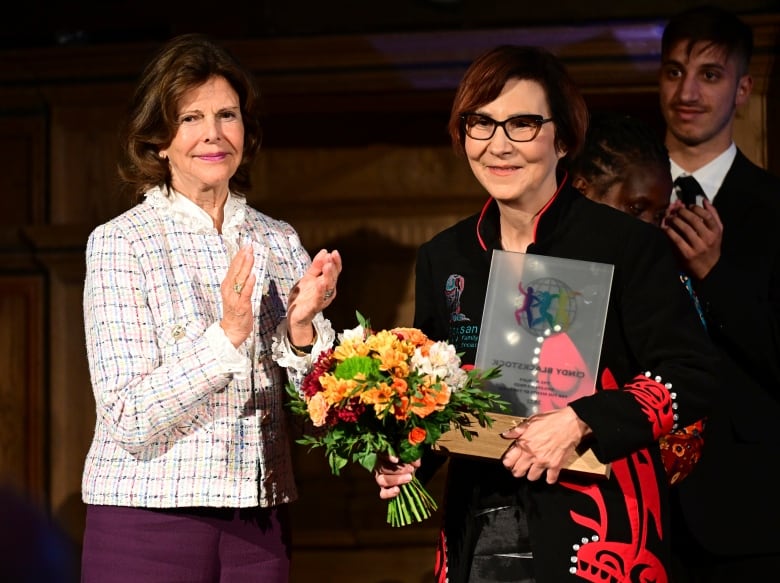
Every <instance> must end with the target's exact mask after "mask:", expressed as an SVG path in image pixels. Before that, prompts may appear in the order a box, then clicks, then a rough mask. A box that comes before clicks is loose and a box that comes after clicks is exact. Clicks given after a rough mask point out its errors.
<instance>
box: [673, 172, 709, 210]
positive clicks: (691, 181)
mask: <svg viewBox="0 0 780 583" xmlns="http://www.w3.org/2000/svg"><path fill="white" fill-rule="evenodd" d="M674 191H675V192H676V193H677V198H679V199H680V200H681V201H682V202H683V204H685V206H690V205H692V204H696V197H697V196H703V197H704V198H707V195H706V194H704V191H703V190H702V188H701V185H700V184H699V183H698V182H696V179H695V178H694V177H693V176H678V177H677V178H675V180H674Z"/></svg>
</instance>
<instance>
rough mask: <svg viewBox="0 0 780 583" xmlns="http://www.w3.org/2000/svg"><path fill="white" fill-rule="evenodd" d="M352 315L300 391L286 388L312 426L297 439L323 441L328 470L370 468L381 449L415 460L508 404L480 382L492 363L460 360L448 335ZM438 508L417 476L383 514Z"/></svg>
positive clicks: (420, 515) (394, 521)
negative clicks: (351, 465)
mask: <svg viewBox="0 0 780 583" xmlns="http://www.w3.org/2000/svg"><path fill="white" fill-rule="evenodd" d="M357 319H358V322H359V326H357V327H356V328H354V329H352V330H345V331H344V332H343V333H341V334H339V335H338V339H337V345H336V346H335V347H334V348H331V349H329V350H327V351H324V352H322V353H321V354H320V355H319V358H318V359H317V361H316V362H315V363H314V365H313V368H312V371H311V372H310V373H309V374H308V375H307V376H306V377H305V378H304V380H303V383H302V386H301V391H300V392H299V391H298V390H297V389H296V387H295V386H294V384H293V383H290V384H289V385H288V388H287V391H288V393H289V395H290V397H291V402H290V408H291V410H292V412H293V413H294V414H296V415H302V416H304V417H305V418H306V419H307V420H308V421H310V422H311V424H312V425H313V426H314V429H313V431H312V432H311V433H310V434H304V436H303V437H302V438H300V439H298V440H297V443H299V444H302V445H309V446H311V447H312V448H314V447H324V448H325V454H326V455H327V458H328V464H329V465H330V469H331V472H333V474H334V475H336V476H338V475H339V473H340V471H341V469H342V468H344V466H345V465H346V464H347V463H348V462H356V463H359V464H360V465H361V466H363V467H364V468H365V469H366V470H368V471H369V472H373V471H374V467H375V465H376V463H377V457H378V456H379V455H382V454H384V455H391V456H396V457H398V458H399V459H400V461H401V462H403V463H410V462H413V461H415V460H417V459H419V458H420V457H422V453H423V448H424V447H425V446H431V445H433V444H434V443H435V442H436V440H437V439H439V437H440V436H441V435H442V434H443V433H444V432H446V431H449V430H451V429H459V430H460V432H461V433H462V434H463V436H464V437H465V438H466V439H471V436H472V432H471V431H469V429H468V426H469V424H470V423H471V420H470V419H469V417H468V415H471V416H473V418H475V419H476V420H477V421H478V422H479V424H480V425H481V426H482V427H489V426H491V424H492V422H493V420H492V418H491V417H490V416H489V415H488V414H489V413H490V412H491V411H501V410H505V409H506V405H507V403H506V402H505V401H502V400H501V399H500V398H499V396H498V395H496V394H494V393H490V392H486V391H483V390H482V389H481V387H482V384H483V382H484V381H486V380H488V379H492V378H495V377H497V376H498V375H499V370H498V368H492V369H488V370H486V371H479V370H476V369H474V368H473V367H470V368H467V367H462V366H461V361H460V355H459V354H457V353H456V352H455V347H454V346H452V345H451V344H448V343H447V342H434V341H432V340H430V339H429V338H428V337H427V336H426V335H425V334H423V333H422V332H421V331H420V330H418V329H416V328H393V329H391V330H381V331H379V332H375V331H373V330H372V329H371V326H370V323H369V321H368V320H366V319H365V318H364V317H363V316H362V315H361V314H360V313H359V312H357ZM436 508H437V506H436V502H435V500H434V499H433V497H432V496H431V495H430V494H429V493H428V492H427V491H426V490H425V488H424V487H423V485H422V484H421V483H420V481H419V480H418V479H417V478H416V477H415V478H414V479H413V480H412V481H411V482H409V483H407V484H404V485H403V486H401V493H400V495H399V496H397V497H395V498H393V499H392V500H390V503H389V506H388V510H387V522H388V523H389V524H391V525H392V526H405V525H408V524H411V523H412V522H414V521H417V522H419V521H422V520H424V519H426V518H428V517H429V516H431V513H432V512H433V511H434V510H436Z"/></svg>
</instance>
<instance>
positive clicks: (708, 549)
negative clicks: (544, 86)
mask: <svg viewBox="0 0 780 583" xmlns="http://www.w3.org/2000/svg"><path fill="white" fill-rule="evenodd" d="M752 50H753V31H752V29H751V28H750V26H748V25H747V24H746V23H745V22H743V21H742V20H741V19H739V18H738V17H737V16H736V15H734V14H732V13H730V12H729V11H726V10H723V9H721V8H717V7H714V6H700V7H696V8H692V9H689V10H686V11H684V12H681V13H679V14H677V15H676V16H674V17H673V18H671V19H670V20H669V22H668V24H667V26H666V27H665V29H664V33H663V37H662V43H661V67H660V74H659V96H660V108H661V113H662V114H663V118H664V120H665V122H666V136H665V143H666V147H667V148H668V150H669V156H670V158H671V166H672V177H673V178H674V179H675V181H676V182H681V181H680V180H678V179H681V178H683V177H692V179H693V180H695V181H696V182H697V183H698V185H699V187H700V189H701V190H700V192H699V193H698V196H695V194H696V193H694V194H692V195H690V202H689V203H688V204H686V203H684V202H683V201H682V200H678V199H679V198H684V199H685V200H688V196H686V192H687V190H685V189H683V187H682V186H680V187H679V188H680V190H679V191H678V192H679V194H677V193H676V194H675V195H673V202H672V204H671V205H670V208H669V213H668V216H667V217H666V218H665V219H664V229H665V231H666V233H667V235H668V236H669V239H670V240H671V241H672V242H673V243H674V245H675V246H676V248H677V251H678V255H679V257H680V259H681V260H682V262H683V265H684V266H685V269H686V271H687V272H688V273H689V274H690V276H691V280H692V283H693V287H694V289H695V290H696V294H697V296H698V298H699V300H700V301H701V304H702V307H703V310H704V317H705V319H706V322H707V329H708V331H709V333H710V335H711V337H712V339H713V341H714V342H715V344H716V346H717V347H718V348H719V349H720V355H721V360H722V364H723V366H722V369H723V370H724V373H723V376H724V383H723V385H722V386H723V388H724V390H723V391H722V393H720V394H719V395H718V399H717V400H716V401H715V404H714V407H713V411H712V414H711V415H710V416H709V418H708V420H707V430H706V431H707V433H706V440H707V443H706V447H705V448H704V451H703V453H702V458H701V460H700V461H699V463H698V464H697V467H696V469H695V470H694V472H693V473H692V474H691V475H690V476H689V477H688V478H687V479H686V480H685V481H684V482H683V483H681V484H680V487H679V488H677V489H676V492H675V497H676V498H677V502H679V511H678V512H676V513H674V514H673V516H674V517H675V518H679V519H680V520H676V521H675V530H674V542H675V548H676V555H677V557H678V558H679V560H680V561H681V563H682V564H683V565H684V567H685V572H684V573H683V574H681V575H680V581H696V582H699V581H707V582H718V581H763V580H766V577H767V573H771V572H773V571H774V570H775V568H776V565H777V563H778V560H780V531H779V530H778V529H777V524H778V523H779V522H780V497H778V496H777V492H776V490H775V487H774V483H775V479H774V474H775V470H776V468H775V463H774V461H775V460H777V459H778V448H779V447H780V437H778V433H777V431H776V430H775V425H776V422H777V419H778V418H780V229H778V224H780V179H778V178H777V177H775V176H772V175H771V174H769V173H768V172H766V171H765V170H763V169H762V168H760V167H759V166H757V165H755V164H753V163H752V162H750V161H749V160H748V158H747V157H746V156H745V155H744V154H743V153H742V152H741V151H740V150H739V149H738V148H737V147H736V145H735V143H734V120H735V116H736V112H737V108H738V107H740V106H742V105H744V104H746V103H747V102H748V99H749V97H750V93H751V91H752V86H753V82H752V78H751V76H750V73H749V65H750V60H751V56H752ZM688 182H691V180H688ZM683 184H684V182H683ZM692 185H693V186H696V185H695V184H692ZM697 202H698V204H697Z"/></svg>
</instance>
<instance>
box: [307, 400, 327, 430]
mask: <svg viewBox="0 0 780 583" xmlns="http://www.w3.org/2000/svg"><path fill="white" fill-rule="evenodd" d="M306 409H307V410H308V412H309V417H310V418H311V422H312V423H313V424H314V427H322V426H323V425H325V420H326V419H327V417H328V403H327V402H326V401H325V395H324V394H322V393H317V394H316V395H314V396H313V397H312V398H311V400H310V401H309V403H308V406H307V408H306Z"/></svg>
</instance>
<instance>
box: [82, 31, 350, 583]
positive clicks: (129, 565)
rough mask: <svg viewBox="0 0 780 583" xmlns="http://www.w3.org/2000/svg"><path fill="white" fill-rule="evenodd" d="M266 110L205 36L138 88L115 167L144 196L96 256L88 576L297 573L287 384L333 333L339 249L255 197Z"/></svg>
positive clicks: (160, 59)
mask: <svg viewBox="0 0 780 583" xmlns="http://www.w3.org/2000/svg"><path fill="white" fill-rule="evenodd" d="M257 111H258V93H257V90H256V89H255V87H254V84H253V80H252V77H251V75H250V74H249V73H248V72H247V71H246V70H245V69H244V68H242V67H241V66H240V65H239V64H238V63H237V62H236V61H235V60H234V58H233V57H232V56H231V55H230V54H229V53H227V52H226V51H225V50H224V49H223V48H221V47H219V46H218V45H216V44H214V43H213V42H212V41H210V40H209V39H207V38H205V37H202V36H198V35H184V36H180V37H177V38H174V39H173V40H172V41H170V42H169V43H168V44H167V45H166V46H165V47H163V49H162V50H161V51H160V52H159V54H158V55H157V56H156V57H155V58H154V59H153V60H152V62H151V63H150V64H149V65H148V66H147V68H146V70H145V71H144V73H143V76H142V78H141V81H140V83H139V85H138V88H137V90H136V92H135V95H134V99H133V101H132V107H131V110H130V114H129V119H128V122H127V128H126V135H125V157H124V159H123V160H122V164H121V166H120V170H121V175H122V177H123V178H124V179H125V181H126V183H127V184H128V185H129V186H130V187H131V188H132V190H133V192H134V193H135V194H136V195H138V198H139V203H138V204H137V205H136V206H134V207H133V208H132V209H130V210H128V211H127V212H125V213H124V214H122V215H120V216H118V217H116V218H114V219H113V220H111V221H109V222H107V223H106V224H103V225H101V226H99V227H97V228H96V229H95V231H94V232H93V233H92V234H91V236H90V237H89V242H88V245H87V254H86V265H87V276H86V282H85V288H84V318H85V327H86V338H87V355H88V358H89V367H90V373H91V378H92V384H93V389H94V394H95V401H96V408H97V423H96V426H95V434H94V438H93V442H92V446H91V448H90V450H89V454H88V456H87V460H86V464H85V468H84V476H83V483H82V495H83V500H84V502H85V503H86V504H87V505H88V506H87V520H86V530H85V534H84V547H83V559H82V581H83V582H87V583H88V582H95V583H111V582H125V581H127V582H130V581H133V582H135V581H144V582H146V583H149V582H154V581H159V582H160V583H163V582H170V581H188V582H191V583H197V582H203V583H206V582H209V583H211V582H214V581H220V582H222V583H226V582H236V583H237V582H247V581H264V582H268V581H272V582H279V583H282V582H286V581H287V580H288V572H289V561H290V536H289V526H290V525H289V518H288V512H287V505H288V503H290V502H291V501H293V500H294V499H295V498H296V490H295V483H294V480H293V475H292V461H291V456H290V451H289V439H288V432H287V427H286V425H285V416H284V414H283V408H282V404H283V400H284V396H285V389H284V384H285V382H286V379H287V374H288V373H289V374H290V375H291V378H293V379H294V380H299V379H300V378H301V375H302V374H303V372H304V371H305V370H306V368H307V367H308V366H309V365H310V362H311V358H312V357H315V356H316V355H317V353H318V352H319V351H320V350H321V349H322V348H323V347H326V346H329V345H330V344H331V342H332V340H333V336H334V334H333V331H332V329H331V327H330V324H329V323H328V321H327V320H325V319H324V318H323V316H322V314H321V311H322V310H323V309H324V308H325V307H326V306H327V305H328V304H329V302H330V301H331V300H332V299H333V297H334V294H335V289H336V281H337V278H338V275H339V272H340V271H341V258H340V257H339V254H338V252H336V251H333V252H328V251H327V250H322V251H320V252H319V253H318V254H317V255H316V256H315V257H314V258H313V259H311V258H310V257H309V255H308V254H307V252H306V250H305V249H304V248H303V246H302V245H301V242H300V240H299V238H298V236H297V234H296V232H295V231H294V230H293V228H292V227H291V226H290V225H288V224H286V223H284V222H281V221H278V220H274V219H272V218H270V217H268V216H266V215H264V214H262V213H260V212H258V211H256V210H254V209H252V208H250V207H249V206H248V205H247V203H246V200H245V198H244V196H243V195H242V194H241V192H242V190H239V189H244V188H246V187H248V186H249V185H248V177H249V165H250V163H251V162H252V160H253V158H254V155H255V153H256V152H257V150H258V147H259V144H260V125H259V122H258V113H257ZM284 367H287V369H288V370H285V368H284Z"/></svg>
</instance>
